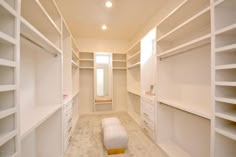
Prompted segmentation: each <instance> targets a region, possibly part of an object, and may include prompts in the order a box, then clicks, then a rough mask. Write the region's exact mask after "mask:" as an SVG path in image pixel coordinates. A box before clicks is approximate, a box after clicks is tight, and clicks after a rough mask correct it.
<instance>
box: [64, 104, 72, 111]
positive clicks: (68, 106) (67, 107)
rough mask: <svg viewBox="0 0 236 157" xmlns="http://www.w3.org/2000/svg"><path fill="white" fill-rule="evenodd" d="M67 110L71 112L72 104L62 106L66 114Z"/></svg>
mask: <svg viewBox="0 0 236 157" xmlns="http://www.w3.org/2000/svg"><path fill="white" fill-rule="evenodd" d="M68 110H72V103H71V102H70V103H67V104H64V112H67V111H68Z"/></svg>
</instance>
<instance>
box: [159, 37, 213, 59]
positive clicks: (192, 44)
mask: <svg viewBox="0 0 236 157" xmlns="http://www.w3.org/2000/svg"><path fill="white" fill-rule="evenodd" d="M210 42H211V35H210V34H208V35H205V36H202V37H199V38H197V39H194V40H192V41H189V42H187V43H184V44H182V45H180V46H177V47H175V48H172V49H170V50H167V51H164V52H162V53H161V54H159V55H157V57H159V58H161V59H162V58H166V57H170V56H172V55H176V54H180V53H183V52H186V51H188V50H191V49H194V48H197V47H200V46H203V45H206V44H209V43H210Z"/></svg>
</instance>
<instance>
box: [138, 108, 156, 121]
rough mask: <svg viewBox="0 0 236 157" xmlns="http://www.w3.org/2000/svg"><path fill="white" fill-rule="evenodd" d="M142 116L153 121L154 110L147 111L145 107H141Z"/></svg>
mask: <svg viewBox="0 0 236 157" xmlns="http://www.w3.org/2000/svg"><path fill="white" fill-rule="evenodd" d="M141 113H142V117H144V118H146V119H148V120H150V121H152V122H154V112H150V111H147V110H145V109H142V112H141Z"/></svg>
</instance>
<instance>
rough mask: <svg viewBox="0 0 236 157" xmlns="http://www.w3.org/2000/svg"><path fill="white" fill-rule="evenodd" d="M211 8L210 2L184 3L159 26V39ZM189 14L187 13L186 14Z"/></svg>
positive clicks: (190, 1)
mask: <svg viewBox="0 0 236 157" xmlns="http://www.w3.org/2000/svg"><path fill="white" fill-rule="evenodd" d="M209 6H210V1H209V0H198V1H194V0H187V1H183V2H182V3H181V4H180V5H179V6H178V7H177V8H176V11H175V12H174V13H171V14H169V15H168V16H167V17H166V18H164V20H163V21H161V23H160V24H159V25H158V30H157V37H158V39H160V38H161V37H162V36H164V35H166V34H167V33H169V32H170V31H172V30H173V29H175V28H176V27H177V26H179V25H181V24H182V23H184V22H186V21H187V20H189V19H190V18H192V17H193V16H194V15H196V14H198V13H199V12H200V11H202V10H203V9H206V8H207V7H209ZM186 12H187V13H186Z"/></svg>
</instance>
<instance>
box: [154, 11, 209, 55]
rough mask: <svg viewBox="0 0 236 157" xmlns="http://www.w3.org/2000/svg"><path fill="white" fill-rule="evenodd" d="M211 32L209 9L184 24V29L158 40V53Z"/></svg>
mask: <svg viewBox="0 0 236 157" xmlns="http://www.w3.org/2000/svg"><path fill="white" fill-rule="evenodd" d="M210 32H211V31H210V10H208V11H206V12H205V13H203V14H202V15H201V16H199V17H198V18H196V19H194V20H193V21H192V22H190V23H188V24H186V25H185V26H183V28H182V29H180V30H178V31H175V32H173V33H171V34H169V35H168V36H166V37H165V38H162V39H161V40H157V49H158V54H161V53H163V52H165V51H168V50H170V49H172V48H175V47H177V46H179V45H181V44H184V43H187V42H189V41H192V40H195V39H198V38H200V37H203V36H205V35H208V34H210Z"/></svg>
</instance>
